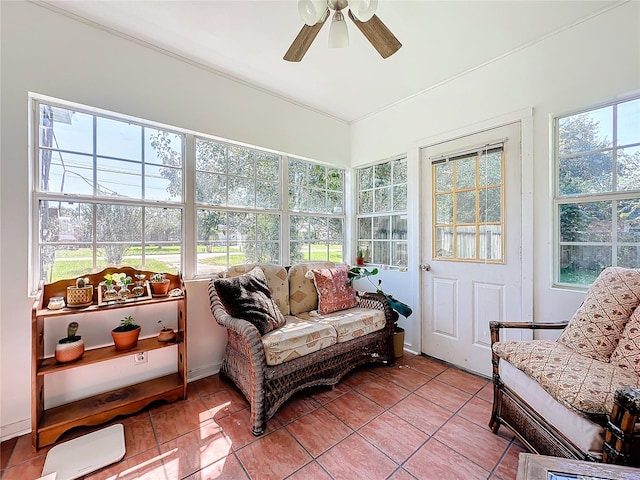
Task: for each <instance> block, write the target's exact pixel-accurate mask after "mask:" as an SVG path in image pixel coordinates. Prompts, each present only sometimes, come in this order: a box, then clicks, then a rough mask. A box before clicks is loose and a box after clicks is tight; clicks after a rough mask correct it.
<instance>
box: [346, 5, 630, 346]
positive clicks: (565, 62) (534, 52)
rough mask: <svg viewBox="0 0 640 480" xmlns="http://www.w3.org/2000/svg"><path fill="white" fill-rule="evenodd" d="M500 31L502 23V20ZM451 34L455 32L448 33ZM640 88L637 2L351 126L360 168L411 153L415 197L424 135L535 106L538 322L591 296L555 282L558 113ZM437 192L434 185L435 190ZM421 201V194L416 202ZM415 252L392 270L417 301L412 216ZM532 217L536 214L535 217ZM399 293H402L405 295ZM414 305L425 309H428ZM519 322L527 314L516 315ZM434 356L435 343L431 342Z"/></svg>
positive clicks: (415, 323) (559, 316)
mask: <svg viewBox="0 0 640 480" xmlns="http://www.w3.org/2000/svg"><path fill="white" fill-rule="evenodd" d="M492 28H499V23H497V24H496V26H494V27H492ZM443 41H446V39H443ZM639 90H640V2H628V3H626V4H624V5H621V6H619V7H618V8H615V9H613V10H611V11H609V12H606V13H604V14H602V15H600V16H598V17H596V18H592V19H590V20H588V21H585V22H583V23H581V24H578V25H576V26H574V27H572V28H570V29H568V30H566V31H564V32H560V33H558V34H556V35H555V36H552V37H550V38H547V39H545V40H543V41H541V42H539V43H537V44H535V45H533V46H530V47H528V48H526V49H523V50H521V51H519V52H515V53H513V54H511V55H509V56H508V57H506V58H503V59H501V60H499V61H496V62H495V63H492V64H490V65H487V66H485V67H482V68H480V69H478V70H475V71H473V72H470V73H468V74H466V75H464V76H461V77H460V78H457V79H455V80H453V81H451V82H449V83H446V84H444V85H441V86H438V87H437V88H435V89H432V90H430V91H426V92H423V94H421V95H419V96H417V97H415V98H413V99H411V101H408V102H404V103H401V104H399V105H397V106H394V107H392V108H389V109H388V110H386V111H384V112H381V113H379V114H377V115H374V116H372V117H370V118H366V119H362V120H360V121H358V122H356V123H355V124H353V125H352V132H351V161H352V165H354V166H356V165H359V164H365V163H368V162H371V161H374V160H378V159H385V158H389V157H392V156H395V155H399V154H402V153H408V159H409V178H410V179H412V183H410V185H409V197H410V201H409V204H410V205H411V208H412V209H416V208H417V205H416V204H417V203H418V198H419V194H420V191H419V188H420V186H419V185H418V178H419V165H418V149H419V147H420V146H424V143H423V141H422V140H421V139H425V138H428V137H435V136H437V135H442V134H445V133H446V132H450V131H454V130H460V129H461V128H463V127H466V126H470V125H474V124H478V123H485V122H487V120H489V119H492V118H494V117H499V116H504V115H508V114H510V113H511V112H515V111H519V110H522V109H529V108H533V111H534V114H533V158H534V162H535V165H534V166H533V172H534V180H533V181H534V210H535V211H534V218H533V231H534V240H533V249H534V255H533V258H534V264H533V269H534V292H533V310H534V311H533V317H534V320H535V321H538V322H550V321H561V320H568V319H569V318H570V317H571V315H572V314H573V312H574V311H575V310H576V308H577V306H578V305H579V303H580V302H581V301H582V298H583V297H584V295H583V294H582V293H579V292H569V291H566V290H558V289H552V288H551V286H550V285H551V284H550V279H551V276H552V261H553V260H552V258H553V250H552V248H553V245H552V239H551V230H552V222H553V217H552V211H551V198H552V192H551V189H550V175H551V170H550V156H549V149H550V145H551V138H550V136H549V118H550V115H553V114H557V113H561V112H568V111H571V110H573V109H577V108H581V107H586V106H590V105H593V104H597V103H599V102H604V101H608V100H611V99H614V98H617V97H620V96H625V95H629V94H631V93H633V92H638V91H639ZM429 193H430V192H427V194H429ZM411 199H413V200H411ZM409 218H410V219H412V220H413V221H412V222H411V224H410V225H409V235H410V259H409V266H410V271H409V275H408V274H407V273H395V272H388V274H387V278H386V279H385V290H386V289H389V290H391V291H393V289H392V288H390V287H391V286H392V285H393V286H394V287H395V289H396V290H397V291H398V296H399V298H400V299H401V300H404V301H405V302H407V303H410V304H412V305H414V306H416V307H417V306H418V305H419V302H420V298H419V291H418V289H415V288H414V289H412V290H411V294H409V293H408V292H407V293H405V292H406V290H404V291H403V290H402V287H403V286H404V285H405V284H406V283H407V280H406V279H407V276H408V278H409V279H410V285H417V284H418V282H419V279H420V274H419V273H418V272H417V268H416V267H417V265H418V264H419V263H420V259H419V256H418V234H419V231H420V227H421V226H420V224H419V223H418V221H417V220H416V215H409ZM527 221H529V220H528V219H527ZM400 292H402V294H401V296H400ZM414 310H416V311H419V308H415V309H414ZM513 320H519V319H513ZM419 322H420V315H414V316H412V317H410V319H409V320H408V321H407V322H405V325H404V326H405V327H407V335H406V339H405V341H406V342H407V343H409V348H410V349H412V350H416V351H417V350H419V348H420V345H419V339H420V335H419V327H420V325H419ZM423 351H426V353H428V346H426V348H424V349H423Z"/></svg>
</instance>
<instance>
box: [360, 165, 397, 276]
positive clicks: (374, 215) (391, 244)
mask: <svg viewBox="0 0 640 480" xmlns="http://www.w3.org/2000/svg"><path fill="white" fill-rule="evenodd" d="M396 162H404V168H405V179H404V182H396V181H395V178H394V173H393V172H394V167H393V165H394V164H395V163H396ZM385 164H389V165H390V167H391V179H390V183H389V184H388V185H383V186H376V185H372V186H371V187H370V188H365V189H363V188H362V185H361V172H362V171H363V170H364V169H367V168H374V169H375V168H376V167H379V166H382V165H385ZM355 177H356V178H355V227H354V228H355V237H356V243H355V248H356V251H355V252H354V257H355V256H356V255H355V254H356V253H357V252H358V251H359V250H360V249H361V246H362V245H365V244H366V245H370V246H371V251H369V254H368V257H365V264H367V265H380V266H381V267H383V268H385V269H398V270H400V269H402V270H406V269H407V268H408V264H409V258H408V256H409V235H408V233H409V232H408V229H409V219H408V186H409V178H408V161H407V156H406V155H399V156H397V157H392V158H388V159H385V160H381V161H377V162H373V163H369V164H366V165H360V166H358V167H356V169H355ZM372 181H374V179H372ZM397 186H404V188H405V198H404V200H405V208H404V210H396V209H394V205H393V192H394V188H396V187H397ZM380 188H390V189H391V198H390V203H391V207H390V209H389V210H384V211H379V210H376V201H375V192H376V190H379V189H380ZM364 191H371V192H374V193H373V196H372V198H371V202H372V208H371V211H367V212H363V211H362V193H363V192H364ZM396 217H398V218H400V219H402V217H405V219H406V220H405V222H406V225H407V229H406V230H405V233H404V236H403V238H396V237H395V236H394V234H393V221H394V218H396ZM384 218H387V219H388V223H389V233H388V237H387V238H385V239H376V238H374V237H375V232H374V231H373V224H374V223H375V222H376V219H384ZM365 219H370V221H371V235H370V237H367V238H364V237H363V234H362V232H361V221H362V220H365ZM382 244H384V245H386V251H387V254H386V255H387V258H388V259H389V263H381V262H376V261H375V260H377V258H375V257H372V255H373V254H374V252H375V251H376V247H375V246H376V245H378V246H379V248H383V247H382ZM400 245H404V252H405V253H404V255H405V262H404V263H399V264H393V263H392V258H393V255H394V252H395V250H396V248H395V247H397V246H400Z"/></svg>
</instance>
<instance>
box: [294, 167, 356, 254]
mask: <svg viewBox="0 0 640 480" xmlns="http://www.w3.org/2000/svg"><path fill="white" fill-rule="evenodd" d="M287 167H288V177H289V181H288V187H289V211H290V212H291V213H290V214H289V239H290V241H289V258H290V261H291V263H296V262H300V261H320V260H329V261H332V262H342V261H343V245H344V214H343V212H344V170H342V169H339V168H332V167H327V166H324V165H318V164H316V163H311V162H307V161H303V160H297V159H289V162H288V165H287Z"/></svg>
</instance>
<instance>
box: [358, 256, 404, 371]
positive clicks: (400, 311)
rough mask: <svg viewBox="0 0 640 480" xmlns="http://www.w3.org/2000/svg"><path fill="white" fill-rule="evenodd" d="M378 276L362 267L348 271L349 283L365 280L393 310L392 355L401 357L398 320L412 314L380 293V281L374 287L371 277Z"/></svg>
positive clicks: (401, 334)
mask: <svg viewBox="0 0 640 480" xmlns="http://www.w3.org/2000/svg"><path fill="white" fill-rule="evenodd" d="M377 274H378V269H377V268H373V269H371V270H368V269H366V268H364V267H352V268H351V269H350V270H349V283H352V282H353V281H354V280H359V279H361V278H366V279H367V280H368V281H369V283H370V284H371V285H373V287H374V288H375V289H376V293H379V294H381V295H384V297H385V299H386V300H387V303H388V304H389V306H390V307H391V308H392V309H393V311H394V313H395V316H394V324H393V346H394V354H395V356H396V358H397V357H401V356H402V355H403V354H404V328H402V327H400V326H398V318H399V316H400V315H402V316H403V317H405V318H409V316H410V315H411V314H412V313H413V310H411V307H410V306H409V305H407V304H406V303H403V302H401V301H400V300H397V299H395V298H393V296H391V295H389V294H387V293H385V292H383V291H382V288H381V286H382V280H378V284H377V285H376V284H375V283H373V281H372V280H371V277H372V276H374V275H377Z"/></svg>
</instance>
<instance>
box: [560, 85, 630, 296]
mask: <svg viewBox="0 0 640 480" xmlns="http://www.w3.org/2000/svg"><path fill="white" fill-rule="evenodd" d="M637 100H640V95H633V96H628V97H623V98H619V99H615V100H611V101H608V102H603V103H598V104H595V105H591V106H588V107H584V108H579V109H575V110H572V111H568V112H563V113H560V114H555V115H552V116H551V117H550V130H551V136H552V143H551V153H550V154H551V157H552V165H553V172H552V178H553V183H552V188H553V190H552V202H551V209H552V212H551V216H552V219H553V228H552V235H553V268H552V275H553V277H552V282H551V286H552V287H553V288H558V289H567V290H577V291H586V290H587V289H588V288H589V286H590V283H589V284H583V283H569V282H563V281H561V271H562V268H561V262H562V249H563V247H564V246H569V247H571V246H596V247H610V248H611V254H610V262H609V265H608V266H617V265H618V258H617V248H618V247H619V246H624V245H621V244H626V243H634V242H622V241H618V237H617V227H616V225H617V221H618V216H617V213H616V212H617V211H616V209H615V205H616V203H617V202H618V201H624V200H633V199H636V198H640V187H639V188H636V189H630V190H620V189H619V188H618V184H617V173H616V172H617V151H618V150H620V149H624V148H640V139H639V140H638V142H632V143H626V144H622V145H623V146H620V144H619V143H618V138H617V136H618V128H617V124H618V115H617V113H616V112H617V109H618V107H619V106H620V105H621V104H624V103H628V102H633V101H637ZM607 107H612V109H613V113H612V118H611V122H612V124H611V127H612V131H611V135H612V138H611V146H610V147H607V148H604V149H603V148H598V149H592V150H581V151H578V152H572V153H570V154H565V155H561V154H560V121H561V120H562V119H566V118H570V117H574V116H577V115H580V114H588V113H591V112H596V111H597V110H600V109H603V108H607ZM606 151H611V190H610V191H606V192H596V193H592V192H591V193H574V194H561V193H560V188H561V185H560V163H561V159H563V158H568V157H572V156H575V157H580V156H582V155H585V154H588V153H591V154H593V153H603V152H606ZM599 202H609V203H610V204H611V214H610V217H609V219H610V220H611V240H610V241H607V242H592V241H578V242H575V241H563V240H562V231H561V211H560V210H561V207H562V206H563V205H580V204H585V203H599Z"/></svg>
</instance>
